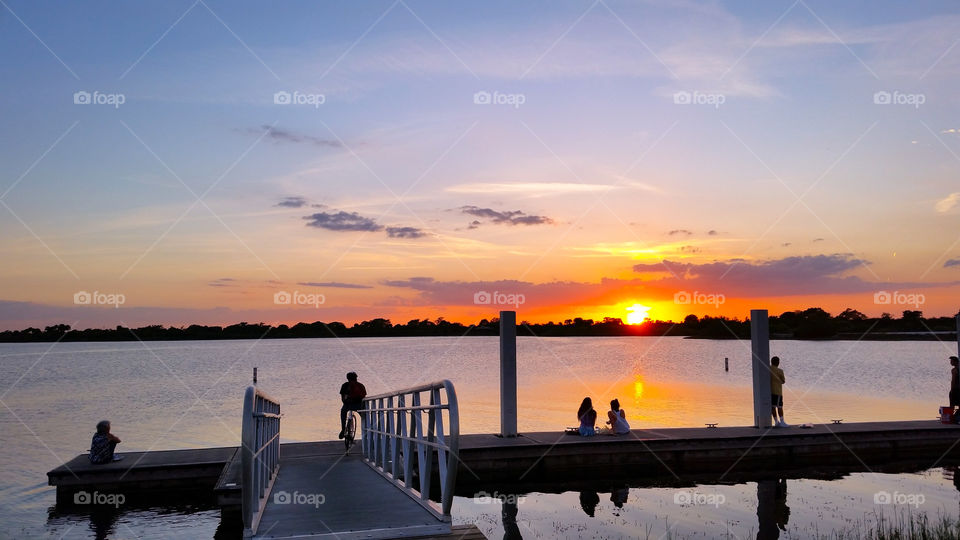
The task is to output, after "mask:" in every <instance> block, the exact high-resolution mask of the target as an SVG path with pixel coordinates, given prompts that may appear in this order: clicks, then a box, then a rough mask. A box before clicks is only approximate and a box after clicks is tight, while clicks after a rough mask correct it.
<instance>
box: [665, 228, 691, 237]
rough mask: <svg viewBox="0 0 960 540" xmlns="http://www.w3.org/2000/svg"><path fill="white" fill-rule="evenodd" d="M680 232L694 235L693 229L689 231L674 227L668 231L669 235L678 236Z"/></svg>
mask: <svg viewBox="0 0 960 540" xmlns="http://www.w3.org/2000/svg"><path fill="white" fill-rule="evenodd" d="M678 234H685V235H687V236H691V235H693V231H688V230H687V229H674V230H672V231H670V232H668V233H667V235H668V236H676V235H678Z"/></svg>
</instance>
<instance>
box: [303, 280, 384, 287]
mask: <svg viewBox="0 0 960 540" xmlns="http://www.w3.org/2000/svg"><path fill="white" fill-rule="evenodd" d="M297 285H302V286H304V287H324V288H330V289H372V288H373V287H372V286H371V285H360V284H358V283H342V282H339V281H300V282H298V283H297Z"/></svg>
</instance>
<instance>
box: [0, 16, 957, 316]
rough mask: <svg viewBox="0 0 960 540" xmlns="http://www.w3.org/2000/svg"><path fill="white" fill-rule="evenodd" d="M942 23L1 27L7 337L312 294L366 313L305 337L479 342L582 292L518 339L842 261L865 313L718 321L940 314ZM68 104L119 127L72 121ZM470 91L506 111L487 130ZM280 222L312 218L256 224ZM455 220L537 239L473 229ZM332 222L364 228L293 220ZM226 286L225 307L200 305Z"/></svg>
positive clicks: (465, 21)
mask: <svg viewBox="0 0 960 540" xmlns="http://www.w3.org/2000/svg"><path fill="white" fill-rule="evenodd" d="M957 11H958V10H957V8H956V7H955V6H952V5H950V4H947V3H942V2H918V3H911V4H904V3H899V2H880V3H877V2H857V3H832V2H766V3H762V4H753V3H715V2H706V3H699V2H656V1H655V2H613V1H609V2H595V3H590V2H549V3H546V2H542V3H522V4H519V5H518V4H517V3H509V2H492V3H482V4H466V3H450V2H444V3H441V2H416V1H409V2H364V3H360V4H356V3H313V2H284V3H280V4H279V5H276V4H274V3H271V4H264V3H245V2H231V3H226V2H213V1H209V2H194V1H186V2H138V3H135V4H131V3H120V2H82V3H46V2H23V1H6V0H5V4H4V6H2V9H0V29H2V31H0V49H2V50H3V51H4V55H3V57H4V59H5V61H4V62H2V63H0V88H2V95H3V97H4V99H3V100H0V113H2V115H3V118H4V122H3V128H2V132H3V136H2V141H3V144H2V145H0V164H2V165H0V167H2V178H3V183H2V184H0V190H2V191H0V201H2V202H3V206H4V207H3V208H0V223H2V226H3V230H4V235H3V237H2V240H0V250H2V252H3V253H4V255H5V256H4V259H5V260H6V261H9V262H8V263H6V264H5V265H4V268H3V269H0V272H2V274H0V278H2V279H0V300H2V301H6V302H7V304H6V306H7V307H6V309H5V310H4V309H0V312H3V313H5V315H3V321H2V323H3V325H4V326H8V327H17V326H22V324H24V323H26V322H38V321H39V319H29V318H21V317H19V316H18V315H17V313H18V312H19V311H18V310H22V308H23V306H24V305H26V304H30V305H34V304H36V305H37V306H44V309H45V310H47V311H44V313H50V314H51V315H44V317H47V318H56V317H72V316H74V312H73V311H70V310H72V309H74V308H75V306H73V305H72V301H71V298H72V295H73V293H74V292H76V291H77V290H87V289H89V290H94V289H96V290H106V291H119V292H124V293H125V295H126V297H127V298H128V299H129V302H130V306H127V307H133V306H136V307H137V308H140V309H143V310H145V312H146V313H149V310H150V309H151V308H158V309H159V308H163V309H164V310H166V311H163V313H165V315H164V316H163V317H164V318H165V320H163V321H160V322H165V323H175V322H180V321H182V322H192V320H193V319H197V320H201V319H202V320H203V321H205V322H209V321H211V320H215V319H218V318H223V317H226V318H228V319H230V318H232V317H234V316H239V315H237V313H241V312H242V313H243V315H245V316H251V317H261V318H263V319H265V320H288V319H290V318H291V317H299V316H301V314H292V313H290V312H288V311H284V310H283V309H280V308H278V307H277V306H275V305H273V304H272V303H271V302H270V301H269V299H270V298H271V296H270V294H268V293H271V291H274V290H279V289H283V290H286V289H288V288H292V287H296V286H297V285H296V284H298V283H305V282H310V283H330V282H334V283H352V284H360V285H363V286H364V287H368V288H363V289H357V288H353V289H339V290H334V289H337V288H336V287H334V288H333V289H329V290H324V293H325V294H327V297H328V298H329V303H328V304H327V305H326V306H325V308H324V310H325V311H324V313H323V314H322V315H321V316H322V317H323V318H330V319H332V318H341V319H351V318H352V319H355V318H369V317H372V316H377V315H381V314H388V315H389V314H391V313H393V314H394V315H393V316H394V317H399V318H402V317H404V316H407V315H412V314H414V313H416V312H418V311H420V312H424V315H431V316H432V315H436V313H438V312H441V311H448V310H452V311H450V312H451V313H453V314H455V315H456V316H458V317H463V318H467V319H469V318H472V317H474V316H476V315H479V314H482V310H480V309H477V308H476V306H472V305H471V303H470V301H469V299H470V298H471V297H472V293H471V292H470V291H472V290H473V289H476V287H477V286H478V285H477V284H480V283H484V282H498V281H503V280H515V281H516V282H517V283H519V285H515V286H516V287H518V288H523V287H528V288H531V290H532V289H534V288H536V287H538V286H542V285H550V284H557V283H573V284H577V286H579V287H581V289H578V291H581V292H582V291H592V292H589V293H587V292H583V294H580V292H577V293H570V298H561V299H552V300H544V301H543V302H541V303H540V304H537V305H531V306H529V309H530V313H531V314H532V315H531V316H532V317H533V318H551V317H553V318H558V317H559V315H560V314H561V312H571V315H576V314H577V313H589V314H591V315H598V314H600V313H605V312H610V313H611V314H613V315H616V316H619V315H620V314H619V313H614V311H617V310H621V309H622V307H623V305H629V304H631V303H633V302H641V303H646V304H654V305H655V306H656V307H657V308H659V309H660V310H661V313H663V314H664V316H665V317H666V316H669V315H677V314H679V309H680V308H677V307H676V306H673V307H671V306H669V305H668V304H669V302H668V299H669V297H670V295H668V294H667V292H668V291H665V290H663V289H662V288H660V289H658V288H657V287H653V286H650V287H646V288H645V286H644V285H643V284H634V285H635V286H634V285H631V286H630V287H629V288H628V290H624V289H623V288H622V287H621V288H619V289H618V288H616V287H614V288H611V289H608V288H604V286H602V285H601V284H602V283H603V280H604V279H608V280H621V281H632V280H643V279H647V278H648V276H642V275H638V274H637V272H635V270H634V267H635V265H637V264H638V263H640V264H647V263H649V262H651V261H653V262H660V261H663V260H673V261H680V260H682V261H684V262H686V263H691V264H694V266H693V267H692V268H696V267H697V266H696V265H708V264H710V263H713V262H717V261H720V262H724V261H733V260H736V261H739V260H743V261H745V262H744V264H748V265H755V266H757V267H761V268H779V266H778V265H776V264H768V263H771V262H776V261H781V260H784V259H788V258H790V257H817V256H835V255H836V256H842V257H846V258H847V260H858V261H864V263H863V264H859V265H853V266H851V267H850V268H848V269H846V270H844V271H843V273H842V277H854V278H856V279H858V280H861V281H862V282H865V283H867V284H868V286H867V287H866V289H865V288H864V286H862V285H861V284H857V285H856V286H854V287H851V288H850V289H849V290H848V291H846V294H845V293H844V291H837V290H834V289H833V288H831V289H830V291H829V293H825V292H824V291H823V290H821V289H818V288H817V287H816V283H815V282H813V283H811V284H810V287H808V288H807V289H801V292H802V291H804V290H805V291H807V293H805V294H790V295H785V296H783V297H778V296H776V295H771V294H770V293H769V292H765V293H764V294H763V295H754V296H751V295H750V293H749V291H743V290H738V291H737V295H738V297H739V298H740V300H742V303H741V304H737V303H735V302H731V304H730V306H728V311H727V312H726V313H727V314H731V315H737V314H742V313H741V312H743V313H745V309H746V308H745V307H744V306H747V305H748V304H750V305H754V304H763V303H769V304H770V305H772V306H777V307H778V308H779V307H784V308H785V307H791V306H799V307H802V306H805V305H815V304H823V305H827V306H831V307H832V308H834V309H836V308H840V307H842V306H847V305H850V304H853V305H850V306H849V307H857V308H859V309H861V310H863V311H865V312H876V313H879V312H880V311H881V310H889V308H888V307H884V306H879V307H878V306H875V305H873V304H872V303H871V301H870V296H868V295H863V291H864V290H872V289H875V290H880V289H883V288H890V286H892V285H906V286H908V287H912V288H913V289H916V290H919V289H921V288H923V289H929V291H928V294H927V296H928V297H929V302H930V304H929V305H928V307H927V311H930V312H932V313H941V314H949V313H955V309H956V306H955V305H954V304H956V301H955V298H956V293H957V291H958V289H957V287H956V285H955V283H956V282H957V280H960V266H957V265H948V264H946V262H947V261H950V260H954V259H957V258H960V247H958V245H957V240H958V238H957V234H958V233H957V231H958V230H960V227H958V217H957V216H958V206H957V200H958V197H960V195H955V194H957V193H960V181H958V175H957V172H958V165H960V157H958V156H960V132H958V130H960V118H958V114H957V113H958V104H960V103H958V100H960V98H958V96H957V94H956V91H955V90H956V83H957V80H958V77H957V75H958V68H960V46H957V40H958V39H960V38H957V37H956V31H955V30H956V28H957V27H958V23H960V15H958V13H957ZM81 91H85V92H90V93H91V94H93V93H94V92H97V93H99V94H107V95H111V94H122V96H123V98H122V99H123V103H122V104H121V105H119V106H117V107H113V106H110V105H96V104H92V105H77V104H75V103H74V93H76V92H81ZM276 92H290V93H291V94H294V93H297V94H307V95H322V96H323V98H322V99H323V103H322V104H320V105H318V106H316V107H314V106H311V105H283V104H277V103H275V102H274V94H275V93H276ZM478 92H488V93H490V94H491V95H492V96H493V97H494V99H496V97H497V96H500V97H501V99H503V100H506V101H511V100H512V101H514V102H515V101H516V100H517V99H521V100H522V103H520V104H519V105H518V106H512V105H509V104H489V105H484V104H477V103H475V95H476V94H477V93H478ZM878 92H881V93H883V92H887V93H889V94H890V95H891V96H893V97H892V99H893V100H897V99H900V100H901V101H902V102H901V103H891V104H884V103H880V104H878V103H875V94H877V93H878ZM678 93H680V95H689V96H692V99H694V100H696V99H698V98H699V99H702V100H706V101H709V102H711V103H715V102H716V101H717V100H718V99H719V100H721V101H722V102H721V103H719V105H716V106H715V105H714V104H710V103H701V104H697V103H693V104H683V103H679V104H678V103H676V102H675V101H676V99H677V97H676V96H677V95H678ZM94 95H96V94H94ZM918 99H919V100H921V101H922V103H919V104H915V102H916V101H917V100H918ZM911 103H914V104H911ZM208 190H209V191H208ZM201 195H202V200H201V201H199V202H198V201H197V197H199V196H201ZM285 197H300V198H302V200H303V201H304V205H303V206H302V207H300V208H291V207H289V206H286V207H285V206H276V205H277V203H278V202H280V201H282V200H283V199H284V198H285ZM798 197H800V198H799V199H798ZM314 205H318V206H314ZM473 206H475V207H477V208H487V209H490V210H492V211H494V212H521V213H522V215H526V216H539V217H542V218H544V219H541V220H534V221H536V224H529V225H528V224H511V223H513V222H511V221H509V220H507V221H499V222H498V221H489V222H483V223H482V224H479V225H478V224H474V225H472V226H471V222H472V221H473V219H472V218H473V217H474V216H470V215H468V214H465V213H464V210H463V208H464V207H473ZM337 212H346V213H348V214H350V213H354V212H355V213H357V214H358V216H360V217H361V218H363V219H368V220H372V222H373V223H375V224H376V225H375V226H373V227H368V229H369V230H364V229H363V228H362V227H360V228H357V229H356V230H347V231H343V230H333V229H330V228H324V227H310V226H307V224H308V223H310V221H309V220H305V219H304V218H305V217H306V216H309V215H312V214H315V213H321V214H324V215H328V214H329V215H333V214H335V213H337ZM387 227H412V228H414V229H416V230H417V231H418V232H419V233H422V234H418V235H415V236H416V237H415V238H397V237H391V236H390V234H389V233H388V232H387V231H388V229H386V228H387ZM671 231H675V232H674V233H673V234H671ZM676 231H683V232H676ZM710 231H713V233H712V234H711V233H710ZM688 233H689V234H688ZM803 260H806V261H810V260H823V259H803ZM832 260H835V259H832ZM738 264H739V263H738ZM704 268H706V267H705V266H704ZM833 268H834V267H830V268H829V269H825V270H824V271H825V272H828V271H829V272H832V271H834V270H833ZM826 275H828V274H824V275H819V276H818V275H815V274H814V275H812V276H811V279H812V280H815V279H817V278H823V277H824V276H826ZM415 277H429V278H431V279H433V280H435V281H436V282H439V283H443V284H445V286H446V285H447V284H449V285H451V286H455V287H459V288H461V289H463V294H462V296H463V305H457V302H456V301H455V300H453V299H451V298H448V297H444V302H447V303H440V304H437V303H434V304H429V303H427V302H426V301H425V300H424V298H423V296H422V295H418V293H416V292H415V291H413V290H405V289H402V288H401V289H399V290H398V289H397V288H396V287H391V286H389V285H386V283H387V282H396V281H403V280H407V279H410V278H415ZM834 277H836V276H834ZM223 278H228V279H229V280H232V283H236V284H238V285H234V286H211V283H214V282H216V280H218V279H223ZM223 283H225V282H220V285H223ZM617 283H619V281H618V282H617ZM722 285H723V284H722V283H714V285H713V287H714V288H716V289H717V290H721V289H723V286H722ZM680 286H682V283H681V284H680ZM618 287H619V285H618ZM598 288H599V289H600V290H601V291H600V292H596V291H597V289H598ZM913 289H911V290H913ZM468 293H469V294H468ZM271 294H272V293H271ZM951 294H952V295H953V300H951V299H950V298H949V297H950V295H951ZM824 295H826V296H824ZM857 295H860V296H857ZM658 302H659V304H658ZM58 306H59V307H62V308H64V309H65V310H66V311H63V310H61V311H58V310H57V308H58ZM951 306H953V307H951ZM34 307H36V306H34ZM216 308H226V309H227V310H228V312H227V314H226V315H223V311H222V310H220V311H216ZM178 309H180V310H185V311H182V312H181V314H180V315H176V313H178V312H177V310H178ZM205 310H206V311H205ZM230 310H234V312H230ZM121 311H122V310H121ZM214 312H216V314H214ZM156 313H160V312H159V311H157V312H156ZM110 317H113V318H114V319H116V317H117V314H116V313H115V312H114V313H113V315H110ZM145 317H148V316H145ZM187 319H191V320H187ZM91 320H95V321H97V322H99V321H100V320H101V319H91ZM103 320H107V319H103ZM110 320H113V319H110ZM41 322H42V321H41ZM50 322H51V323H52V322H59V321H53V320H51V321H50ZM221 322H230V321H229V320H227V321H221Z"/></svg>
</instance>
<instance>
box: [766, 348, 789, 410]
mask: <svg viewBox="0 0 960 540" xmlns="http://www.w3.org/2000/svg"><path fill="white" fill-rule="evenodd" d="M786 382H787V378H786V377H785V376H784V375H783V370H782V369H780V357H779V356H774V357H773V358H771V359H770V403H771V404H772V405H773V410H772V413H773V427H790V424H787V422H786V420H784V419H783V385H784V383H786ZM777 413H779V414H780V417H779V418H778V417H777Z"/></svg>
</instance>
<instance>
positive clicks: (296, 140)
mask: <svg viewBox="0 0 960 540" xmlns="http://www.w3.org/2000/svg"><path fill="white" fill-rule="evenodd" d="M246 131H247V133H251V134H255V135H257V136H260V135H262V134H263V132H264V131H266V132H267V135H266V136H267V137H268V138H270V139H271V140H273V141H274V142H278V143H293V144H312V145H315V146H323V147H326V148H343V143H342V142H340V141H339V140H337V139H325V138H323V137H317V136H315V135H307V134H305V133H297V132H295V131H287V130H285V129H279V128H277V127H271V126H269V125H266V124H264V125H262V126H260V127H259V128H249V129H247V130H246Z"/></svg>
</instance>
